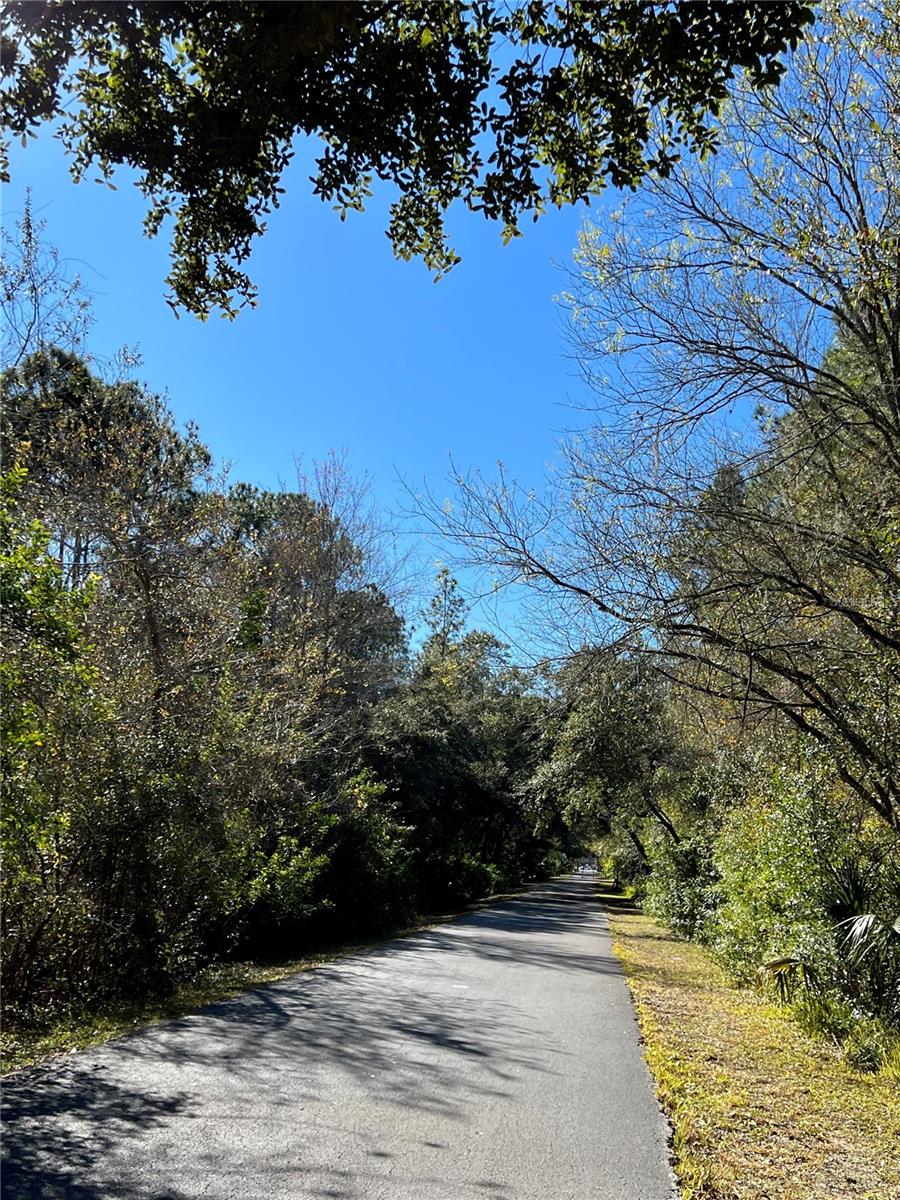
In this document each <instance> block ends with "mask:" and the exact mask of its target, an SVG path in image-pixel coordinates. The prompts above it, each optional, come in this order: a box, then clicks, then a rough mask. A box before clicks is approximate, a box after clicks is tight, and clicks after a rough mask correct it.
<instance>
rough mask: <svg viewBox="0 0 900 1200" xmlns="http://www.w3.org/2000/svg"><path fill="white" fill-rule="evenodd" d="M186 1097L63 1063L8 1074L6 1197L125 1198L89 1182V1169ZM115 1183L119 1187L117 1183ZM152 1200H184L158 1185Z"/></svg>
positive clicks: (2, 1190)
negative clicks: (147, 1092) (149, 1092)
mask: <svg viewBox="0 0 900 1200" xmlns="http://www.w3.org/2000/svg"><path fill="white" fill-rule="evenodd" d="M183 1106H184V1098H183V1097H181V1096H178V1095H171V1096H166V1097H155V1096H152V1095H150V1096H148V1095H145V1094H143V1093H142V1092H137V1091H133V1090H130V1089H129V1088H126V1087H122V1086H121V1085H120V1084H118V1083H115V1082H112V1081H111V1080H108V1079H105V1078H104V1077H103V1074H101V1073H99V1072H98V1071H96V1070H92V1069H85V1068H81V1067H77V1066H71V1065H66V1066H63V1067H52V1068H48V1069H44V1070H40V1071H36V1072H28V1075H27V1076H24V1075H23V1076H20V1077H17V1078H13V1079H10V1080H8V1081H7V1082H6V1084H5V1085H4V1088H3V1120H4V1132H3V1171H2V1176H0V1194H2V1196H3V1200H45V1198H47V1197H53V1198H54V1200H57V1198H63V1197H64V1198H65V1200H101V1197H109V1196H113V1195H121V1196H123V1197H124V1196H126V1195H127V1194H128V1192H127V1188H125V1189H123V1190H121V1191H111V1190H110V1184H109V1183H107V1184H105V1185H104V1187H103V1188H102V1189H98V1188H97V1187H95V1186H94V1185H92V1184H91V1183H90V1182H89V1180H90V1174H91V1167H92V1166H93V1165H94V1163H95V1162H97V1161H98V1160H100V1159H102V1158H104V1157H105V1156H106V1155H107V1154H108V1153H109V1152H110V1151H111V1150H112V1149H113V1148H120V1147H121V1144H122V1142H123V1141H125V1140H127V1139H129V1138H139V1137H141V1136H142V1135H144V1134H145V1133H146V1132H147V1131H148V1130H150V1129H152V1128H154V1127H158V1126H159V1125H160V1124H161V1123H164V1122H165V1120H166V1119H168V1118H170V1117H172V1116H173V1115H175V1114H176V1113H178V1112H180V1111H181V1110H182V1108H183ZM113 1186H114V1185H113ZM153 1200H179V1196H178V1193H177V1192H174V1191H171V1190H168V1191H159V1192H156V1193H155V1194H154V1197H153Z"/></svg>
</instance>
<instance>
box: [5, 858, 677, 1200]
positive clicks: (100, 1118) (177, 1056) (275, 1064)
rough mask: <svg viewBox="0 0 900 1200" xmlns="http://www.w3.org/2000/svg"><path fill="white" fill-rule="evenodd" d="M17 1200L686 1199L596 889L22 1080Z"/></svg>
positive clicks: (394, 947)
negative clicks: (678, 1187)
mask: <svg viewBox="0 0 900 1200" xmlns="http://www.w3.org/2000/svg"><path fill="white" fill-rule="evenodd" d="M3 1097H4V1116H5V1118H6V1121H7V1122H8V1123H7V1124H6V1129H5V1136H4V1139H3V1149H4V1159H5V1161H4V1168H3V1176H2V1181H3V1183H2V1195H3V1197H4V1200H20V1198H23V1197H29V1198H31V1197H35V1198H36V1197H41V1200H50V1198H52V1200H59V1198H62V1197H65V1198H66V1200H98V1198H99V1197H122V1198H123V1200H124V1198H127V1200H187V1198H188V1197H190V1198H191V1200H193V1198H195V1197H203V1198H204V1200H225V1198H226V1197H228V1198H229V1200H230V1198H231V1197H234V1198H235V1200H237V1198H240V1200H288V1198H290V1200H299V1198H302V1200H307V1198H311V1197H317V1198H319V1197H331V1198H335V1200H670V1198H671V1197H673V1196H674V1189H673V1184H672V1179H671V1174H670V1170H669V1166H668V1152H667V1148H666V1133H667V1130H666V1126H665V1123H664V1120H663V1118H662V1115H661V1114H660V1111H659V1109H658V1107H657V1104H656V1101H655V1099H654V1097H653V1092H652V1088H651V1083H650V1079H649V1076H648V1073H647V1069H646V1067H645V1065H644V1062H643V1059H642V1058H641V1054H640V1048H639V1044H638V1032H637V1026H636V1023H635V1018H634V1014H633V1011H632V1006H631V1003H630V1000H629V996H628V991H627V988H626V985H625V982H624V979H623V977H622V974H621V971H620V969H619V966H618V964H617V962H616V960H615V958H614V957H613V955H612V951H611V948H610V941H609V936H608V933H607V926H606V920H605V917H604V915H603V911H602V909H601V907H600V906H599V904H598V902H597V900H596V899H595V898H594V896H593V883H592V881H591V880H590V879H588V878H584V879H581V878H574V877H569V878H565V879H557V880H554V881H552V882H551V883H549V884H545V885H543V886H542V887H540V888H539V889H537V890H535V891H533V892H531V893H529V894H528V895H526V896H524V897H522V898H517V899H515V900H511V901H508V902H504V903H501V904H497V905H494V906H493V907H491V908H486V909H482V910H480V911H478V912H475V913H472V914H469V915H466V916H463V917H460V918H458V919H456V920H454V921H452V922H451V923H449V924H445V925H440V926H437V927H435V928H432V929H428V930H425V931H423V932H421V933H417V934H414V935H412V936H409V937H405V938H400V939H398V940H395V941H391V942H387V943H385V944H384V945H383V946H380V947H378V948H377V949H375V950H372V951H369V952H366V953H361V954H354V955H352V956H351V957H348V958H344V959H341V960H340V961H338V962H335V963H332V964H330V965H328V966H325V967H321V968H319V969H317V970H314V971H309V972H306V973H304V974H301V975H296V976H294V977H293V978H291V979H287V980H284V981H283V982H281V983H278V984H273V985H271V986H269V987H264V988H259V989H257V990H255V991H252V992H248V993H245V994H244V995H242V996H240V997H238V998H237V999H235V1000H229V1001H226V1002H224V1003H221V1004H216V1005H213V1006H212V1007H210V1008H207V1009H204V1010H203V1011H202V1012H200V1013H197V1014H195V1015H193V1016H190V1017H184V1018H181V1019H178V1020H174V1021H168V1022H165V1023H163V1024H160V1025H155V1026H153V1027H152V1028H150V1029H148V1030H146V1031H143V1032H141V1033H138V1034H133V1035H130V1036H128V1037H125V1038H120V1039H118V1040H116V1041H114V1042H110V1043H108V1044H107V1045H106V1046H103V1047H101V1048H99V1049H97V1050H92V1051H85V1052H82V1053H79V1054H73V1055H69V1056H68V1057H66V1058H65V1059H61V1060H57V1061H56V1062H54V1063H52V1064H50V1065H49V1066H47V1067H44V1068H39V1069H35V1070H31V1071H26V1072H22V1073H20V1074H18V1075H15V1076H13V1077H12V1078H11V1079H10V1080H8V1081H7V1084H6V1086H5V1087H4V1091H3Z"/></svg>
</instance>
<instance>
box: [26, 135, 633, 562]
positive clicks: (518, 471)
mask: <svg viewBox="0 0 900 1200" xmlns="http://www.w3.org/2000/svg"><path fill="white" fill-rule="evenodd" d="M310 163H311V155H310V154H304V153H301V154H298V156H297V159H296V160H295V162H294V164H293V165H292V167H291V170H290V172H289V174H288V176H287V178H286V181H285V185H286V188H287V193H286V195H285V196H284V197H283V200H284V203H283V206H282V208H281V209H280V210H279V211H278V212H277V213H275V214H273V216H272V218H271V220H270V224H269V229H268V232H267V233H266V234H265V235H264V236H263V237H262V238H261V239H260V240H259V241H258V242H257V244H256V248H255V251H254V254H253V256H252V259H251V260H250V264H249V271H250V274H251V276H252V277H253V279H254V280H255V282H256V283H257V284H258V287H259V292H260V301H259V307H258V308H257V309H256V310H249V309H248V310H244V311H243V312H242V313H241V314H240V315H239V316H238V317H237V319H236V320H235V321H233V322H229V321H226V320H222V319H221V318H218V317H213V318H211V319H210V321H209V322H208V323H206V324H204V323H202V322H200V321H198V320H197V319H196V318H194V317H192V316H188V315H182V317H181V319H180V320H177V319H176V318H175V317H174V315H173V313H172V310H171V309H170V308H169V306H168V305H167V304H166V303H165V300H164V293H165V290H166V289H165V286H164V283H163V280H164V277H165V275H166V273H167V271H168V244H167V240H166V239H165V236H164V235H161V236H160V237H159V238H157V239H155V240H148V239H147V238H146V237H144V235H143V230H142V227H141V219H142V216H143V213H144V204H143V200H142V197H141V196H140V194H139V193H138V192H137V190H136V189H135V188H134V187H133V186H132V185H131V184H130V182H128V176H127V175H126V174H125V173H122V174H121V175H120V176H117V178H116V182H117V184H118V190H117V191H115V192H113V191H110V190H109V189H108V188H106V187H104V186H102V185H97V184H94V183H91V182H84V183H81V184H80V185H77V186H76V185H75V184H74V183H73V182H72V180H71V178H70V176H69V174H68V169H67V164H66V160H65V156H64V154H63V151H62V148H61V147H60V146H59V145H58V143H57V142H56V141H55V140H54V139H52V138H51V137H50V136H49V133H44V134H42V136H41V137H39V138H38V139H37V140H36V141H34V142H32V143H30V144H29V146H28V147H27V148H26V149H21V148H19V147H16V148H15V150H14V154H13V182H12V184H11V185H10V186H8V187H7V188H6V189H5V192H4V204H3V209H4V222H5V224H6V225H7V226H8V227H9V226H10V225H11V223H12V221H13V220H14V217H15V215H16V213H17V212H18V211H20V210H21V206H22V200H23V195H24V189H25V187H26V186H30V187H31V189H32V194H33V202H34V207H35V211H36V214H37V215H39V216H40V217H42V218H43V219H44V220H45V221H46V222H47V234H46V236H47V238H48V239H49V241H51V242H52V243H53V244H55V245H56V246H57V247H58V248H59V249H60V251H61V253H62V255H63V256H64V258H65V259H66V260H68V265H69V267H70V269H71V270H72V271H77V272H78V273H79V274H80V275H81V276H82V278H83V280H84V282H85V284H86V286H87V287H88V288H89V289H90V291H91V292H92V293H93V296H94V307H95V313H96V326H95V331H94V335H93V337H92V349H93V350H94V352H95V353H98V354H101V355H109V354H112V353H113V352H114V351H115V350H116V348H117V347H119V346H121V345H122V344H129V345H137V346H138V348H139V349H140V352H141V354H142V356H143V360H144V361H143V366H142V368H141V369H140V370H139V371H138V372H137V374H138V375H139V377H140V378H142V379H144V380H145V381H146V382H147V383H148V384H149V385H150V386H151V387H152V388H153V389H155V390H158V391H165V392H167V393H168V395H169V397H170V402H171V406H172V408H173V410H174V412H175V413H176V415H177V417H178V418H179V419H180V420H182V421H183V420H187V419H193V420H195V421H197V423H198V424H199V427H200V431H201V434H202V436H203V437H204V439H205V441H206V442H207V444H208V445H209V446H210V448H211V449H212V451H213V453H214V454H215V455H216V457H217V458H218V459H227V460H230V461H231V462H232V463H233V476H234V477H235V478H240V479H245V480H247V481H249V482H253V483H256V484H259V485H261V486H269V487H274V486H277V484H278V482H279V480H280V479H283V480H285V481H290V480H291V478H292V476H293V474H294V469H293V462H294V458H295V456H302V457H303V458H304V460H306V461H307V462H309V461H310V460H313V459H317V458H322V457H323V456H324V455H326V454H327V453H328V452H329V451H330V450H342V449H346V450H348V451H349V456H350V463H351V466H352V467H353V469H354V470H355V471H356V472H360V473H361V472H367V473H368V474H370V475H371V476H372V479H373V483H374V491H375V495H376V497H377V499H378V500H379V502H380V503H381V504H382V506H383V507H385V508H387V509H396V508H398V507H399V506H400V505H401V503H402V496H401V489H400V488H399V487H398V484H397V477H398V476H403V477H406V478H408V479H409V480H410V481H411V482H415V483H418V482H419V481H421V480H422V478H423V477H424V478H426V479H427V480H428V481H429V483H430V484H431V485H432V487H433V488H434V490H435V491H436V492H438V493H439V494H441V495H444V494H448V493H449V491H450V488H449V486H448V485H447V483H446V478H447V473H448V457H449V455H450V454H452V455H453V458H454V460H455V462H456V464H457V465H458V466H459V467H462V468H481V469H483V470H484V471H485V472H490V471H492V469H493V465H494V463H495V461H496V460H497V459H498V458H499V459H502V460H503V462H504V463H505V464H506V466H507V467H508V468H509V471H510V473H511V475H513V476H514V477H517V478H519V479H520V480H522V481H523V482H526V481H527V482H529V483H538V482H539V479H540V477H541V475H542V474H543V472H544V469H545V467H546V465H547V463H548V462H549V461H550V460H551V459H552V457H553V454H554V442H555V436H556V434H558V432H559V431H560V430H561V429H563V428H565V427H566V426H568V425H571V424H572V422H573V419H574V414H573V413H571V412H570V411H567V405H569V404H571V403H573V402H575V403H577V402H578V400H579V399H580V398H583V396H584V393H583V390H582V386H581V384H580V381H579V380H578V378H577V375H576V371H575V367H574V364H573V363H572V362H571V361H569V359H568V358H567V357H566V350H565V346H564V344H563V340H562V338H561V336H560V329H561V312H560V310H559V308H558V307H557V306H556V305H555V304H554V302H553V296H554V294H555V293H556V292H558V291H559V290H561V289H562V288H563V287H564V286H565V281H564V276H563V274H562V272H561V270H560V265H561V264H563V265H564V264H565V263H566V262H567V261H568V259H569V257H570V255H571V252H572V249H573V247H574V244H575V241H576V237H577V232H578V228H579V225H580V222H581V220H582V217H583V211H584V210H582V211H581V212H579V211H574V210H571V209H570V210H564V211H562V212H552V213H549V214H548V215H547V216H546V217H544V218H542V220H541V221H539V222H538V223H537V224H536V225H530V224H529V225H528V226H527V227H525V236H524V237H523V238H521V239H518V240H517V241H514V242H513V243H511V244H510V245H508V246H503V245H502V244H501V241H500V236H499V229H498V227H496V226H494V225H491V224H488V223H487V222H486V221H484V220H483V219H482V218H481V217H480V216H477V215H475V214H469V213H466V212H464V211H461V212H460V213H459V214H458V215H457V216H456V219H455V220H454V222H453V233H454V244H455V247H456V249H457V250H458V251H459V252H460V253H461V254H462V256H463V261H462V263H460V265H459V266H458V267H457V268H456V269H455V270H454V271H453V272H451V274H450V275H449V276H447V277H446V278H445V279H443V280H441V281H440V282H439V283H434V282H433V281H432V279H431V277H430V275H429V273H428V271H427V270H426V269H425V267H424V266H423V265H422V264H421V263H420V262H413V263H401V262H397V261H396V260H395V259H394V257H393V255H392V253H391V248H390V244H389V242H388V240H387V238H386V237H385V235H384V232H383V230H384V228H385V209H386V203H387V196H378V195H376V197H375V199H374V201H373V202H372V205H371V208H370V210H369V211H367V212H366V213H365V214H362V215H357V214H353V215H351V216H349V217H348V218H347V220H346V222H344V223H342V222H341V221H340V219H339V218H338V215H337V214H336V213H335V212H333V211H332V210H331V209H330V208H329V207H328V206H327V205H323V204H322V203H321V201H319V200H317V199H316V198H315V197H313V196H312V194H311V184H310V183H309V182H308V179H307V176H308V175H309V174H310ZM610 199H611V200H612V201H614V200H615V199H616V197H615V194H614V193H610ZM432 557H433V554H432Z"/></svg>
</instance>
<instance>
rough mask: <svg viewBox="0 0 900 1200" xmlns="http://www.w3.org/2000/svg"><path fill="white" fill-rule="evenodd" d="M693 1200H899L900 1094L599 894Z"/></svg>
mask: <svg viewBox="0 0 900 1200" xmlns="http://www.w3.org/2000/svg"><path fill="white" fill-rule="evenodd" d="M601 898H602V900H603V901H604V903H605V904H606V906H607V910H608V912H609V920H610V927H611V929H612V934H613V949H614V950H615V953H616V954H617V956H618V957H619V959H620V960H621V962H622V965H623V967H624V969H625V974H626V976H627V979H628V983H629V986H630V988H631V991H632V995H633V996H634V1000H635V1005H636V1007H637V1012H638V1019H639V1022H640V1026H641V1033H642V1035H643V1039H644V1044H645V1054H646V1058H647V1062H648V1064H649V1066H650V1070H651V1072H652V1073H653V1077H654V1079H655V1080H656V1087H657V1092H658V1094H659V1097H660V1100H661V1102H662V1104H663V1107H664V1108H665V1110H666V1112H667V1114H668V1116H669V1119H670V1121H671V1122H672V1128H673V1134H674V1146H673V1149H674V1154H675V1170H676V1174H677V1176H678V1179H679V1183H680V1186H681V1194H682V1197H683V1198H684V1200H898V1197H900V1086H898V1083H897V1082H896V1081H895V1080H892V1079H890V1078H887V1077H885V1076H883V1075H880V1076H876V1075H863V1074H860V1073H859V1072H857V1071H854V1070H853V1069H852V1068H851V1067H850V1066H848V1064H847V1063H846V1062H844V1061H843V1060H842V1059H841V1058H840V1056H839V1055H838V1053H837V1052H836V1051H835V1050H833V1049H832V1048H831V1047H830V1046H829V1045H828V1044H827V1043H824V1042H821V1041H815V1040H813V1039H811V1038H810V1037H809V1036H808V1035H807V1034H805V1033H804V1032H803V1031H802V1030H801V1029H800V1028H799V1027H798V1026H797V1025H796V1024H795V1023H794V1022H793V1021H791V1019H790V1017H789V1016H788V1015H787V1014H786V1012H785V1011H784V1010H783V1009H780V1008H779V1007H778V1006H776V1005H774V1004H771V1003H769V1002H767V1001H765V1000H764V999H763V998H761V997H759V996H757V995H755V994H754V993H753V992H749V991H744V990H741V989H738V988H735V987H734V986H733V985H732V984H730V983H729V981H728V979H727V977H726V975H725V974H724V972H723V971H722V970H721V969H720V968H719V967H718V966H717V965H716V963H715V962H714V961H713V960H712V959H711V958H710V956H709V955H708V954H707V953H706V952H705V951H704V950H702V949H701V948H700V947H699V946H695V945H692V944H691V943H689V942H686V941H683V940H682V939H680V938H678V937H677V936H676V935H674V934H672V933H670V932H669V931H668V930H665V929H663V928H662V927H661V926H659V925H658V924H656V922H654V921H652V920H651V919H650V918H649V917H647V916H645V915H644V914H643V913H641V912H640V911H639V910H638V909H637V908H636V907H635V906H634V905H633V904H632V903H631V902H630V901H628V900H626V899H624V898H623V897H622V896H620V895H617V894H615V893H608V892H602V895H601Z"/></svg>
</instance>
